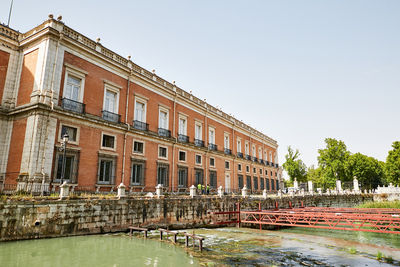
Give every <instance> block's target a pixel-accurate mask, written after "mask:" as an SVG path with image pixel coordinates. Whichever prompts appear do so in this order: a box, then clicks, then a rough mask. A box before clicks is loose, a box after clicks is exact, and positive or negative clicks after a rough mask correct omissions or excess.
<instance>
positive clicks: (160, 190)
mask: <svg viewBox="0 0 400 267" xmlns="http://www.w3.org/2000/svg"><path fill="white" fill-rule="evenodd" d="M156 195H157V197H160V196H162V185H160V184H158V185H157V186H156Z"/></svg>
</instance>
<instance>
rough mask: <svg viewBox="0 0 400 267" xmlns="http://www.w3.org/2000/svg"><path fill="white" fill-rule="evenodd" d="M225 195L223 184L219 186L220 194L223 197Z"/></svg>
mask: <svg viewBox="0 0 400 267" xmlns="http://www.w3.org/2000/svg"><path fill="white" fill-rule="evenodd" d="M223 195H224V190H223V189H222V185H220V186H219V187H218V196H219V197H222V196H223Z"/></svg>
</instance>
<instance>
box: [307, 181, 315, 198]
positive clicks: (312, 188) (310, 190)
mask: <svg viewBox="0 0 400 267" xmlns="http://www.w3.org/2000/svg"><path fill="white" fill-rule="evenodd" d="M308 193H310V194H311V195H313V193H314V185H313V182H312V181H308Z"/></svg>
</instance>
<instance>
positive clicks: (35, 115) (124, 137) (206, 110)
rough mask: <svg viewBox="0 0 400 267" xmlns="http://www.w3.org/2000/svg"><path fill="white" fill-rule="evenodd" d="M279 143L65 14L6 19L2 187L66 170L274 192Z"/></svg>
mask: <svg viewBox="0 0 400 267" xmlns="http://www.w3.org/2000/svg"><path fill="white" fill-rule="evenodd" d="M65 134H67V135H68V141H67V142H64V143H65V145H64V143H63V137H64V135H65ZM277 148H278V145H277V142H276V141H275V140H274V139H272V138H270V137H268V136H267V135H265V134H263V133H261V132H259V131H257V130H255V129H254V128H251V127H249V126H248V125H246V124H245V123H243V122H241V121H239V120H237V119H235V118H234V117H232V116H230V115H228V114H226V113H224V112H223V111H221V110H220V109H217V108H215V107H213V106H211V105H209V104H208V103H206V102H205V101H203V100H200V99H199V98H197V97H196V96H194V95H192V94H191V93H188V92H187V91H185V90H183V89H181V88H179V87H178V86H176V85H175V83H174V82H172V83H171V82H168V81H166V80H164V79H163V78H161V77H159V76H157V75H156V74H155V72H154V71H148V70H146V69H144V68H142V67H140V66H138V65H137V64H135V63H134V62H132V60H131V59H130V57H128V58H125V57H122V56H120V55H118V54H117V53H115V52H113V51H111V50H109V49H107V48H106V47H104V46H103V45H102V44H101V43H100V39H97V40H96V41H93V40H91V39H89V38H87V37H86V36H84V35H82V34H81V33H79V32H77V31H75V30H73V29H71V28H69V27H68V26H67V25H65V24H64V23H63V22H62V21H61V17H59V18H58V19H54V18H53V16H52V15H49V18H48V19H47V20H46V21H44V22H43V23H42V24H40V25H39V26H37V27H35V28H33V29H32V30H30V31H28V32H26V33H20V32H18V31H15V30H13V29H11V28H9V27H7V26H5V25H1V24H0V185H1V187H0V188H1V189H0V190H6V189H10V190H11V189H12V188H14V189H15V190H18V189H21V190H27V191H35V190H37V188H38V186H40V188H42V189H43V188H45V190H46V191H47V190H51V189H53V190H54V188H55V187H56V186H58V185H59V183H60V179H61V176H62V175H63V178H64V180H65V181H67V182H68V183H69V184H70V185H71V186H72V188H73V189H74V190H76V191H78V190H82V191H83V190H85V191H95V190H97V191H112V190H114V191H115V188H116V187H117V186H118V185H119V184H121V183H123V184H124V185H125V186H126V187H127V189H128V190H129V191H131V192H139V191H140V192H146V191H154V190H155V186H156V185H158V184H161V185H162V186H163V187H164V188H165V190H168V191H172V192H177V191H186V190H187V188H189V187H190V186H191V185H197V184H199V183H201V184H210V186H211V187H212V188H217V187H219V186H222V187H223V188H224V190H225V191H226V192H230V191H237V190H238V189H240V188H242V187H243V186H245V185H246V186H247V188H249V189H252V190H253V191H260V190H263V189H264V188H265V189H267V190H268V191H271V192H273V191H276V190H277V189H279V187H280V180H281V172H282V171H281V168H280V167H279V165H278V156H277ZM64 155H65V158H64Z"/></svg>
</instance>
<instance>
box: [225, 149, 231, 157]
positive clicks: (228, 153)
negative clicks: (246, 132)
mask: <svg viewBox="0 0 400 267" xmlns="http://www.w3.org/2000/svg"><path fill="white" fill-rule="evenodd" d="M224 152H225V154H226V155H231V154H232V150H230V149H229V148H225V149H224Z"/></svg>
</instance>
